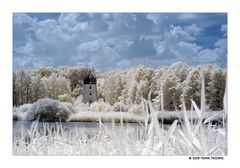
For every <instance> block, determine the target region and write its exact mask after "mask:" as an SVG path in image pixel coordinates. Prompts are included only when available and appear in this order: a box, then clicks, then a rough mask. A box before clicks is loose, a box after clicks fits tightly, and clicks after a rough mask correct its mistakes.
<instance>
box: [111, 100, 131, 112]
mask: <svg viewBox="0 0 240 168" xmlns="http://www.w3.org/2000/svg"><path fill="white" fill-rule="evenodd" d="M127 110H128V109H127V106H126V105H125V104H123V103H122V102H116V103H115V104H114V105H113V111H117V112H120V111H122V112H123V111H124V112H125V111H127Z"/></svg>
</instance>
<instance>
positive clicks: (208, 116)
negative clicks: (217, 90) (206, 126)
mask: <svg viewBox="0 0 240 168" xmlns="http://www.w3.org/2000/svg"><path fill="white" fill-rule="evenodd" d="M156 113H157V117H158V119H159V121H161V120H162V116H164V117H163V121H164V123H166V124H171V123H172V122H173V121H174V120H181V119H183V114H182V112H181V111H165V112H163V113H162V112H160V111H158V112H156ZM187 114H188V117H189V120H193V122H194V121H195V120H197V119H198V116H197V114H196V113H195V112H191V111H187ZM222 115H223V111H209V112H205V114H204V117H203V122H208V121H216V122H217V121H218V122H220V121H222ZM146 117H147V115H146V114H142V115H139V114H134V113H129V112H92V111H84V112H78V113H75V114H72V115H70V116H69V118H68V120H67V121H68V122H98V121H99V120H101V121H103V122H112V121H114V122H116V123H117V122H145V120H146ZM149 120H150V119H149Z"/></svg>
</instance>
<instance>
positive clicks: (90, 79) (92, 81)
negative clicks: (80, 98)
mask: <svg viewBox="0 0 240 168" xmlns="http://www.w3.org/2000/svg"><path fill="white" fill-rule="evenodd" d="M96 83H97V79H96V77H95V76H94V75H93V74H92V73H90V74H89V75H87V76H86V77H85V78H84V84H96Z"/></svg>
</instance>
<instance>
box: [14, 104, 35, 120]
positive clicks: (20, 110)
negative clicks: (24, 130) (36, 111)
mask: <svg viewBox="0 0 240 168" xmlns="http://www.w3.org/2000/svg"><path fill="white" fill-rule="evenodd" d="M31 106H32V104H24V105H21V106H19V107H13V120H28V115H27V111H28V109H29V108H30V107H31Z"/></svg>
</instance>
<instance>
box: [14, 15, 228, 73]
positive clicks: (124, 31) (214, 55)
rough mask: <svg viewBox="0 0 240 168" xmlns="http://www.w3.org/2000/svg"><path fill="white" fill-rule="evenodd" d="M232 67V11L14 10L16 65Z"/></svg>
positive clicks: (16, 67) (113, 67)
mask: <svg viewBox="0 0 240 168" xmlns="http://www.w3.org/2000/svg"><path fill="white" fill-rule="evenodd" d="M179 61H181V62H185V63H187V64H189V65H193V66H195V65H199V64H218V65H219V66H221V67H223V68H225V67H226V65H227V14H226V13H14V14H13V68H14V69H19V68H26V67H33V68H37V67H45V66H53V67H58V66H64V65H68V66H76V65H80V66H89V67H95V68H96V69H99V70H100V71H109V70H112V69H116V68H128V67H131V66H136V65H139V64H143V65H146V66H152V67H158V66H161V65H169V64H172V63H174V62H179Z"/></svg>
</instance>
